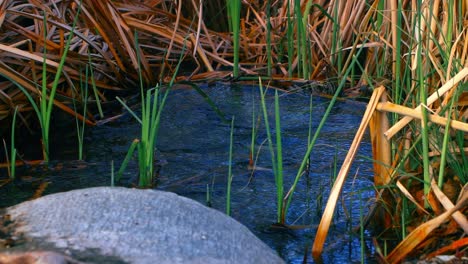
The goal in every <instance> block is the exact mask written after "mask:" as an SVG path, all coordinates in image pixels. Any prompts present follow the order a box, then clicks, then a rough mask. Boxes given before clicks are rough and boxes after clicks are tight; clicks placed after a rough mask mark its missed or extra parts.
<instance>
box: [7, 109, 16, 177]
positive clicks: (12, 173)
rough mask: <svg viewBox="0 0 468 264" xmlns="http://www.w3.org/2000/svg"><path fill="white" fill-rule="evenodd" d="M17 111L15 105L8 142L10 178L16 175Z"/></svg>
mask: <svg viewBox="0 0 468 264" xmlns="http://www.w3.org/2000/svg"><path fill="white" fill-rule="evenodd" d="M17 113H18V106H16V107H15V112H14V113H13V121H12V124H11V144H10V148H11V150H10V173H9V175H10V179H12V180H14V179H15V177H16V147H15V127H16V114H17Z"/></svg>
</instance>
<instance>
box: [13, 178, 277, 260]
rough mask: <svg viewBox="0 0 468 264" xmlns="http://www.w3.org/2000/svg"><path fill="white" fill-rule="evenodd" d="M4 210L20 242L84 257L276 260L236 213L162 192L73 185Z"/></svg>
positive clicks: (275, 255)
mask: <svg viewBox="0 0 468 264" xmlns="http://www.w3.org/2000/svg"><path fill="white" fill-rule="evenodd" d="M4 213H5V214H8V215H9V216H10V218H11V221H12V222H13V228H12V230H13V231H12V232H14V233H15V234H17V235H20V236H22V237H24V238H25V240H26V242H24V243H25V244H26V246H24V245H23V246H24V247H25V248H28V247H27V244H28V243H31V244H34V245H35V246H34V248H35V249H38V250H40V246H38V245H41V244H52V245H53V247H55V248H56V250H57V251H59V252H71V256H72V257H73V258H74V259H78V260H83V259H86V261H85V262H86V263H98V262H96V261H95V260H93V258H92V257H90V256H89V255H90V254H89V252H96V254H97V255H100V256H109V257H110V258H118V259H121V260H122V261H123V262H128V263H284V262H283V260H282V259H281V258H280V257H278V255H277V254H276V253H275V252H274V251H273V250H272V249H270V248H269V247H268V246H267V245H266V244H264V243H263V242H262V241H261V240H259V239H258V238H257V237H255V235H253V234H252V233H251V232H250V231H249V230H248V229H247V228H246V227H245V226H243V225H242V224H240V223H239V222H237V221H236V220H234V219H232V218H230V217H228V216H226V215H225V214H223V213H221V212H219V211H216V210H214V209H211V208H208V207H205V206H203V205H201V204H199V203H198V202H195V201H193V200H190V199H187V198H184V197H181V196H178V195H176V194H174V193H169V192H162V191H155V190H137V189H127V188H111V187H98V188H89V189H81V190H75V191H70V192H64V193H57V194H53V195H48V196H45V197H42V198H39V199H37V200H33V201H28V202H24V203H21V204H19V205H16V206H13V207H9V208H7V209H6V210H5V212H4ZM28 241H30V242H28ZM38 247H39V248H38ZM49 250H50V249H49ZM80 252H84V254H85V255H86V254H87V256H86V257H83V256H81V257H80V256H79V254H80ZM86 252H88V253H86ZM101 261H102V259H101V260H100V261H99V263H101ZM32 263H33V262H32ZM59 263H60V262H59Z"/></svg>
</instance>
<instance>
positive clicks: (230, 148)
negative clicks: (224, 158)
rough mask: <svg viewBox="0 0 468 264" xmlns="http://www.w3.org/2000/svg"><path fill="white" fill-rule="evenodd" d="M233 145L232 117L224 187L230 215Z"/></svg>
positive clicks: (227, 211) (227, 209)
mask: <svg viewBox="0 0 468 264" xmlns="http://www.w3.org/2000/svg"><path fill="white" fill-rule="evenodd" d="M233 145H234V117H232V119H231V133H230V136H229V161H228V162H229V165H228V179H227V189H226V192H227V193H226V214H227V215H229V216H230V215H231V186H232V178H233V175H232V146H233Z"/></svg>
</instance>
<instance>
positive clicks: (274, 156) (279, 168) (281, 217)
mask: <svg viewBox="0 0 468 264" xmlns="http://www.w3.org/2000/svg"><path fill="white" fill-rule="evenodd" d="M259 89H260V98H261V105H262V110H263V119H264V122H265V129H266V133H267V141H268V147H269V150H270V155H271V162H272V166H273V174H274V177H275V186H276V197H277V201H276V203H277V205H276V207H277V222H278V223H284V222H285V216H286V214H285V213H284V210H283V195H284V186H283V156H282V145H281V124H280V115H279V97H278V91H277V90H275V130H276V131H275V132H276V153H275V148H274V147H273V139H272V136H271V131H270V123H269V121H268V112H267V108H266V100H265V94H266V92H267V90H265V92H264V91H263V86H262V81H261V80H259Z"/></svg>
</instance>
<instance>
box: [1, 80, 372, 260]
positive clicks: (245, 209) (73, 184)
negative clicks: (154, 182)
mask: <svg viewBox="0 0 468 264" xmlns="http://www.w3.org/2000/svg"><path fill="white" fill-rule="evenodd" d="M203 89H204V91H205V92H206V93H207V94H208V95H209V96H210V98H211V99H212V100H213V101H214V102H215V103H216V104H217V106H218V107H219V108H220V109H221V111H223V113H224V114H225V116H226V118H227V119H229V118H230V117H232V116H235V131H234V155H233V157H234V158H233V163H234V164H233V175H234V178H233V185H232V186H233V187H232V192H233V193H232V195H231V197H232V204H231V210H232V212H231V215H232V217H233V218H235V219H237V220H238V221H240V222H242V223H243V224H244V225H246V226H247V227H248V228H249V229H250V230H252V231H253V232H254V233H255V234H256V235H257V236H258V237H259V238H260V239H262V240H263V241H264V242H266V243H267V244H268V245H270V246H271V247H272V248H273V249H275V250H276V251H277V252H278V253H279V254H280V255H281V256H282V257H283V258H284V259H285V260H286V261H287V262H288V263H302V262H303V261H304V258H307V262H308V263H312V262H313V260H312V259H311V257H310V255H311V254H310V247H311V246H312V243H313V237H314V235H315V231H316V228H317V225H318V223H319V221H320V217H321V212H322V210H323V208H324V206H325V203H326V198H327V197H328V194H329V190H330V189H331V185H332V181H333V164H334V159H335V158H336V159H337V160H338V168H337V169H338V170H339V165H340V164H341V162H342V160H343V158H344V157H345V155H346V151H347V149H348V148H349V146H350V144H351V142H352V139H353V137H354V133H355V132H356V130H357V127H358V126H359V123H360V121H361V117H362V114H363V113H364V110H365V105H363V104H360V103H356V102H347V101H346V102H337V104H336V106H335V107H334V109H333V110H332V113H331V114H330V116H329V118H328V121H327V123H326V125H325V127H324V129H323V130H322V132H321V136H320V137H319V139H318V142H317V143H316V146H315V148H314V151H313V152H312V155H311V163H310V164H311V166H310V170H309V172H308V173H307V174H306V175H304V176H303V177H302V178H301V180H300V182H299V185H298V187H297V189H296V192H295V193H294V197H293V202H292V204H291V208H290V210H289V214H288V216H287V222H288V224H294V225H298V226H303V228H301V229H295V230H289V229H288V230H285V229H281V228H272V227H271V226H272V224H273V223H274V222H275V220H276V196H275V191H276V188H275V185H274V176H273V172H272V170H271V169H270V168H271V159H270V156H269V150H268V149H267V144H262V142H263V141H264V139H265V138H266V133H265V130H264V127H263V122H260V124H261V125H260V127H259V132H258V133H259V135H258V137H257V140H256V146H255V147H256V150H257V151H258V150H259V155H258V160H257V166H258V169H257V170H256V171H253V172H252V171H251V170H249V169H248V160H249V148H250V141H251V130H252V125H256V124H252V109H253V108H254V109H255V112H256V116H257V117H258V116H260V115H261V112H260V99H259V92H258V88H257V87H256V86H244V87H240V88H230V87H229V86H226V85H223V84H216V85H213V86H210V87H203ZM272 95H273V93H270V94H269V96H268V101H267V103H268V107H269V109H270V110H271V111H270V118H271V120H273V111H272V110H273V104H272V103H273V98H272ZM309 100H310V97H309V95H306V94H288V95H283V96H282V97H281V100H280V107H281V118H282V119H281V125H282V127H283V131H282V135H283V152H284V153H283V156H284V171H285V173H284V175H285V186H286V187H285V189H286V191H287V189H288V188H289V186H290V185H291V183H292V181H293V179H294V177H295V176H296V173H297V170H298V168H299V165H300V163H301V161H302V157H303V155H304V153H305V151H306V147H307V134H308V123H309ZM327 103H328V100H327V99H323V98H319V97H317V98H314V100H313V111H312V115H313V116H312V120H313V125H312V127H313V129H314V130H315V129H316V127H317V125H318V123H319V122H320V119H321V118H322V115H323V113H324V111H325V108H326V107H327ZM271 122H272V121H271ZM139 133H140V132H139V126H138V124H137V122H136V121H134V119H133V118H132V117H131V116H130V115H126V116H124V117H123V118H121V119H119V120H117V121H115V122H113V123H107V124H105V125H102V126H99V127H94V128H88V131H87V136H86V142H85V146H84V147H85V159H86V162H77V161H64V160H56V161H54V162H52V163H51V166H50V168H49V169H47V170H46V169H41V168H40V167H36V168H34V169H23V170H22V171H20V172H19V174H23V175H24V174H26V175H31V176H33V177H24V176H23V178H22V180H20V182H19V183H17V184H9V185H7V186H5V187H2V192H1V194H0V195H1V197H0V198H1V199H0V207H4V206H9V205H13V204H15V203H18V202H21V201H24V200H28V199H30V198H31V197H32V195H33V194H34V192H35V191H36V190H37V188H38V187H39V186H40V185H41V184H44V183H46V184H47V186H46V188H45V194H48V193H55V192H61V191H67V190H72V189H78V188H86V187H92V186H105V185H110V183H111V177H110V174H111V161H114V164H115V170H117V169H118V167H119V166H120V163H121V161H122V160H123V158H124V157H125V155H126V152H127V150H128V147H129V145H130V144H131V142H132V140H133V139H134V138H138V137H139ZM229 133H230V125H229V124H225V123H223V122H221V119H220V118H219V116H218V115H217V114H216V113H215V112H214V111H213V110H212V109H211V108H210V106H209V105H208V104H207V103H206V101H204V99H203V98H202V97H201V96H200V95H199V94H198V93H196V92H195V91H194V90H185V89H178V90H174V91H172V92H171V94H170V96H169V98H168V102H167V105H166V108H165V109H164V112H163V117H162V123H161V128H160V133H159V137H158V143H157V146H158V153H157V157H158V159H159V163H160V165H161V169H160V172H159V173H160V175H159V181H158V182H159V185H158V189H161V190H166V191H171V192H175V193H178V194H180V195H183V196H186V197H190V198H192V199H195V200H198V201H200V202H201V203H204V204H206V197H207V191H209V193H210V197H211V198H210V203H211V206H212V207H214V208H216V209H218V210H220V211H224V208H225V192H226V182H227V181H226V180H227V179H226V178H227V170H228V149H229ZM70 140H74V139H70ZM359 154H360V155H361V156H358V157H357V160H356V161H355V164H354V166H353V168H352V169H351V171H350V173H349V175H348V178H349V179H348V181H347V182H346V185H345V186H344V188H343V192H342V196H341V197H342V199H341V200H340V203H339V205H338V206H337V211H336V213H335V217H334V224H333V225H332V228H331V229H330V232H329V236H328V239H327V243H326V246H325V250H324V254H323V263H350V262H360V260H361V239H360V237H359V235H357V234H355V233H353V232H352V230H353V228H354V227H356V226H359V219H360V218H359V216H360V213H362V214H363V215H366V214H367V212H368V208H369V207H370V203H371V201H372V198H373V197H374V192H373V189H372V182H371V181H370V178H371V177H372V171H371V167H372V163H371V162H369V161H368V159H366V158H365V157H366V156H367V157H369V156H371V146H370V143H369V140H366V141H365V142H363V143H362V145H361V149H360V153H359ZM57 156H59V157H60V155H57ZM135 175H137V164H136V162H134V161H133V162H132V163H131V164H130V165H129V167H128V168H127V171H126V172H125V175H124V179H123V182H124V184H126V185H127V186H130V185H131V183H132V182H135ZM363 242H364V244H363V245H364V253H363V254H364V259H365V260H366V262H368V263H370V262H373V257H372V256H373V248H372V246H371V244H372V243H371V239H370V234H367V233H366V234H365V238H364V241H363Z"/></svg>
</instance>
